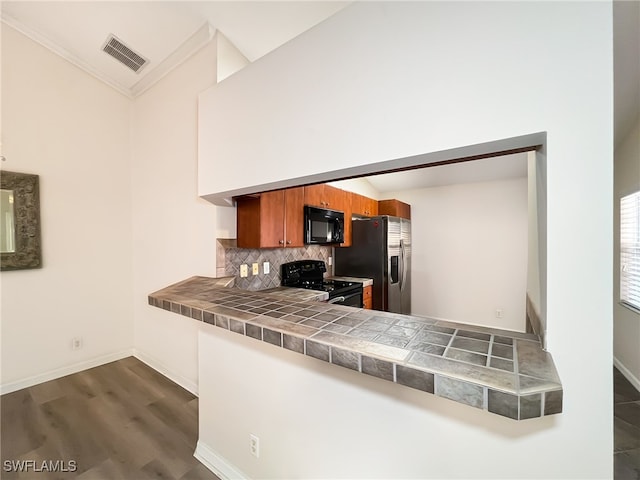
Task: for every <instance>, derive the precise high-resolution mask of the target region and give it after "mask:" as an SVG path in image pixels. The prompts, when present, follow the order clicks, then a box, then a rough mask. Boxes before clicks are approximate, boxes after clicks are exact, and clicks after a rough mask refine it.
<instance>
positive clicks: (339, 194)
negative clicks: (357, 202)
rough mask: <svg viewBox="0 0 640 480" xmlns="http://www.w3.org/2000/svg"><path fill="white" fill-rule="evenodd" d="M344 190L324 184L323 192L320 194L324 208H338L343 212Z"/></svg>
mask: <svg viewBox="0 0 640 480" xmlns="http://www.w3.org/2000/svg"><path fill="white" fill-rule="evenodd" d="M345 194H346V192H345V191H344V190H341V189H339V188H336V187H332V186H331V185H325V186H324V193H323V196H322V199H323V202H324V208H328V209H330V210H340V211H341V212H344V207H345V198H346V195H345Z"/></svg>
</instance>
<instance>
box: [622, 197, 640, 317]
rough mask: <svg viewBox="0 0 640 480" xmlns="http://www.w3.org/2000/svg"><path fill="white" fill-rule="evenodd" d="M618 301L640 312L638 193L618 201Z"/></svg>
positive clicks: (639, 207)
mask: <svg viewBox="0 0 640 480" xmlns="http://www.w3.org/2000/svg"><path fill="white" fill-rule="evenodd" d="M620 301H621V302H622V303H624V304H626V305H628V306H630V307H632V308H634V309H637V310H640V191H638V192H635V193H632V194H631V195H627V196H626V197H623V198H622V199H621V200H620Z"/></svg>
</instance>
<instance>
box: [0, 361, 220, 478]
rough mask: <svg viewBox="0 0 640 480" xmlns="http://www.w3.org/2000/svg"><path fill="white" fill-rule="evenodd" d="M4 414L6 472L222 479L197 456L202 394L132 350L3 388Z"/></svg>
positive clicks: (0, 404)
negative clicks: (20, 387) (65, 373)
mask: <svg viewBox="0 0 640 480" xmlns="http://www.w3.org/2000/svg"><path fill="white" fill-rule="evenodd" d="M0 417H1V433H0V435H1V437H0V447H1V457H2V470H1V475H0V477H1V478H2V479H3V480H5V479H6V480H10V479H24V478H28V479H33V478H36V479H38V480H49V479H71V478H74V479H78V480H80V479H82V480H86V479H89V480H94V479H109V480H116V479H123V480H139V479H140V480H143V479H147V478H155V479H158V478H162V479H174V480H178V479H183V480H192V479H204V480H215V479H218V477H216V476H215V475H214V474H213V473H211V472H210V471H209V470H208V469H207V468H206V467H204V466H203V465H202V464H201V463H200V462H198V460H196V459H195V458H194V457H193V452H194V450H195V447H196V441H197V439H198V399H197V398H196V397H194V396H193V395H192V394H191V393H189V392H187V391H186V390H184V389H183V388H181V387H180V386H178V385H176V384H175V383H173V382H172V381H170V380H168V379H167V378H166V377H164V376H163V375H161V374H159V373H158V372H156V371H155V370H153V369H151V368H149V367H148V366H147V365H145V364H144V363H142V362H140V361H139V360H137V359H136V358H134V357H129V358H125V359H123V360H119V361H117V362H113V363H109V364H106V365H102V366H100V367H96V368H92V369H89V370H85V371H83V372H79V373H76V374H73V375H69V376H66V377H63V378H59V379H57V380H52V381H50V382H46V383H42V384H40V385H36V386H33V387H30V388H25V389H23V390H19V391H17V392H13V393H9V394H6V395H3V396H2V397H0ZM20 460H25V461H27V460H28V461H31V463H24V462H23V463H20V462H19V461H20ZM8 462H9V463H8ZM56 462H57V463H56ZM20 468H22V469H23V471H22V472H18V471H16V470H19V469H20ZM74 470H75V471H74Z"/></svg>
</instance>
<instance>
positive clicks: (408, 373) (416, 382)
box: [396, 365, 434, 393]
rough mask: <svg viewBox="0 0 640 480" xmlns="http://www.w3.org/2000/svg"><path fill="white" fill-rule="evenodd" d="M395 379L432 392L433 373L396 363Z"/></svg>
mask: <svg viewBox="0 0 640 480" xmlns="http://www.w3.org/2000/svg"><path fill="white" fill-rule="evenodd" d="M396 381H397V382H398V383H400V384H401V385H406V386H407V387H411V388H416V389H418V390H422V391H423V392H428V393H433V382H434V375H433V373H429V372H423V371H421V370H416V369H414V368H408V367H404V366H402V365H396Z"/></svg>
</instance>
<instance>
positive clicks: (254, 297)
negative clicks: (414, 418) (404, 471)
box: [148, 277, 562, 420]
mask: <svg viewBox="0 0 640 480" xmlns="http://www.w3.org/2000/svg"><path fill="white" fill-rule="evenodd" d="M232 283H233V279H229V278H224V279H216V278H207V277H192V278H189V279H187V280H184V281H182V282H179V283H176V284H174V285H170V286H168V287H166V288H164V289H162V290H159V291H157V292H154V293H152V294H150V295H149V297H148V301H149V305H151V306H154V307H158V308H162V309H164V310H168V311H170V312H173V313H177V314H180V315H183V316H186V317H189V318H192V319H195V320H199V321H202V322H204V323H206V324H209V325H211V327H212V328H214V327H215V328H221V329H224V330H228V331H230V332H234V333H237V334H239V335H243V336H246V337H250V338H252V339H255V340H257V341H261V342H266V343H268V344H271V345H273V347H274V348H275V347H279V348H283V349H286V350H289V351H293V352H296V353H298V354H301V355H305V356H308V357H314V358H316V359H318V360H321V361H324V362H328V363H330V364H333V365H336V366H341V367H344V368H347V369H351V370H353V371H356V372H359V373H363V374H367V375H371V376H374V377H377V378H380V379H383V380H387V381H389V382H394V383H396V384H400V385H404V386H407V387H411V388H414V389H418V390H421V391H424V392H426V393H431V394H435V395H436V396H439V397H444V398H447V399H450V400H453V401H456V402H459V403H463V404H466V405H469V406H472V407H476V408H479V409H482V410H485V411H488V412H490V413H494V414H497V415H501V416H504V417H508V418H511V419H514V420H525V419H531V418H538V417H544V416H547V415H552V414H557V413H560V412H561V411H562V385H561V383H560V380H559V377H558V374H557V372H556V370H555V366H554V363H553V360H552V358H551V355H550V354H549V353H547V352H545V351H543V350H542V348H541V344H540V341H539V338H538V337H537V336H536V335H532V334H527V333H519V332H513V331H507V330H498V329H490V328H485V327H480V326H473V325H466V324H459V323H453V322H445V321H437V320H434V319H429V318H423V317H415V316H409V315H399V314H391V313H387V312H378V311H371V310H363V309H358V308H353V307H346V306H340V305H331V304H326V303H322V302H321V300H322V298H321V296H322V295H323V294H322V293H319V292H314V291H310V290H303V289H295V288H292V289H289V288H281V289H275V290H271V291H269V292H260V291H256V292H250V291H245V290H240V289H237V288H233V287H232V286H231V284H232ZM319 295H320V296H319Z"/></svg>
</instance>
